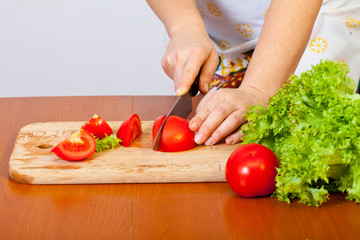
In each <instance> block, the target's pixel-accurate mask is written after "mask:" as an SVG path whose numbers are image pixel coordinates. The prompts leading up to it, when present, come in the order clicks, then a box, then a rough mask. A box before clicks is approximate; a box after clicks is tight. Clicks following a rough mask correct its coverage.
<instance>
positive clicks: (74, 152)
mask: <svg viewBox="0 0 360 240" xmlns="http://www.w3.org/2000/svg"><path fill="white" fill-rule="evenodd" d="M95 150H96V142H95V139H94V137H93V136H92V135H91V134H90V133H89V132H87V131H85V130H84V129H80V130H79V131H77V132H76V133H74V134H73V135H72V136H71V137H69V138H67V139H65V140H64V141H62V142H61V143H59V144H58V145H56V146H55V147H54V148H53V149H52V150H51V152H53V153H55V154H56V156H58V157H59V158H62V159H64V160H69V161H79V160H83V159H85V158H87V157H89V156H91V155H92V154H93V153H94V152H95Z"/></svg>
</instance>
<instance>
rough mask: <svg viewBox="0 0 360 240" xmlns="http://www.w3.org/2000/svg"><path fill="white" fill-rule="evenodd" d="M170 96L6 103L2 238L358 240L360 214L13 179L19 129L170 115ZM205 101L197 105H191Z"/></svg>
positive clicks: (340, 204) (185, 190)
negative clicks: (12, 161) (93, 119)
mask: <svg viewBox="0 0 360 240" xmlns="http://www.w3.org/2000/svg"><path fill="white" fill-rule="evenodd" d="M175 100H176V98H175V97H173V96H136V97H132V96H107V97H104V96H91V97H90V96H84V97H38V98H0V109H1V111H0V117H1V124H0V132H1V137H0V239H26V240H29V239H30V240H31V239H55V240H56V239H61V240H64V239H86V240H91V239H101V240H104V239H301V240H305V239H309V240H316V239H319V240H320V239H321V240H322V239H350V240H351V239H359V236H360V205H359V204H355V203H354V202H351V201H348V200H346V199H345V195H344V194H331V195H330V200H329V201H328V202H326V203H325V204H324V205H322V206H321V207H318V208H316V207H308V206H306V205H303V204H300V203H298V202H297V201H293V202H291V204H287V203H284V202H280V201H278V200H277V199H276V198H272V197H262V198H240V197H238V196H237V195H236V194H234V192H233V191H232V190H231V189H230V188H229V186H228V184H227V183H225V182H224V183H160V184H158V183H145V184H143V183H134V184H126V183H125V184H68V185H57V184H55V185H31V184H20V183H17V182H15V181H13V180H12V179H11V178H10V176H9V172H8V165H9V159H10V157H11V155H12V152H13V148H14V144H15V142H16V139H17V136H18V133H19V132H20V129H21V128H22V127H24V126H26V125H28V124H33V123H36V122H50V121H53V122H62V121H86V120H87V119H88V118H90V117H91V116H92V115H93V114H95V113H97V114H98V115H100V116H102V117H103V118H104V119H106V120H109V121H122V120H124V119H126V118H127V117H128V116H130V115H131V114H132V113H138V114H139V116H140V118H141V119H142V120H143V121H150V120H154V119H155V118H156V117H158V116H160V115H162V114H165V113H166V112H167V111H168V110H169V109H170V108H171V106H172V104H173V103H174V102H175ZM199 100H200V98H198V99H194V103H195V104H197V102H198V101H199Z"/></svg>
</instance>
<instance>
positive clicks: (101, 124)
mask: <svg viewBox="0 0 360 240" xmlns="http://www.w3.org/2000/svg"><path fill="white" fill-rule="evenodd" d="M81 128H82V129H84V130H86V131H87V132H89V133H92V134H93V135H94V136H95V137H97V138H99V139H103V138H104V137H106V135H107V136H110V135H111V134H113V130H112V129H111V127H110V126H109V124H108V123H107V122H106V121H105V120H104V119H102V118H101V117H100V116H98V115H96V114H95V115H94V116H93V117H92V118H90V120H89V121H88V122H87V123H86V124H85V125H84V126H82V127H81Z"/></svg>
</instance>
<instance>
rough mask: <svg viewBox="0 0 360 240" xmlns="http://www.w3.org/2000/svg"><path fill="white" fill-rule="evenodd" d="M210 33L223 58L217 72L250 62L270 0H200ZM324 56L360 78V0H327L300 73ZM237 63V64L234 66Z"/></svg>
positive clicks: (356, 77) (199, 5)
mask: <svg viewBox="0 0 360 240" xmlns="http://www.w3.org/2000/svg"><path fill="white" fill-rule="evenodd" d="M196 3H197V6H198V8H199V12H200V14H201V16H202V18H203V20H204V23H205V26H206V29H207V31H208V33H209V36H210V37H211V39H212V40H213V42H214V45H215V47H216V49H217V51H218V54H219V56H220V57H221V64H222V65H221V68H220V69H219V70H218V71H217V74H222V75H226V74H228V73H229V72H230V71H237V70H239V69H241V68H243V67H246V66H247V64H248V61H247V59H248V58H247V56H246V55H244V53H245V52H247V51H249V50H252V49H254V48H255V46H256V43H257V41H258V38H259V35H260V32H261V28H262V25H263V23H264V20H265V18H266V13H267V9H268V7H269V5H270V0H241V1H240V0H196ZM320 59H329V60H336V61H344V62H346V63H347V64H348V65H349V66H350V69H351V70H350V73H349V76H350V77H352V78H353V79H354V80H355V81H356V82H358V81H359V78H360V0H324V2H323V4H322V7H321V9H320V12H319V15H318V17H317V19H316V21H315V24H314V27H313V32H312V34H311V37H310V40H309V43H308V45H307V47H306V49H305V52H304V54H303V56H302V58H301V60H300V62H299V65H298V67H297V69H296V71H295V74H296V75H299V74H300V73H301V72H303V71H305V70H308V69H311V65H316V64H318V63H319V62H320ZM234 64H235V66H234Z"/></svg>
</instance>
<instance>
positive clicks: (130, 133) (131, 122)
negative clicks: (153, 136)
mask: <svg viewBox="0 0 360 240" xmlns="http://www.w3.org/2000/svg"><path fill="white" fill-rule="evenodd" d="M141 133H142V129H141V121H140V118H139V116H138V115H137V114H133V115H131V116H130V117H129V118H128V119H126V120H125V121H123V122H122V123H121V125H120V128H119V130H118V132H117V134H116V136H117V138H119V139H121V144H122V145H123V146H124V147H129V146H130V145H131V143H132V142H133V141H134V140H135V139H136V138H137V137H139V136H140V135H141Z"/></svg>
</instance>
